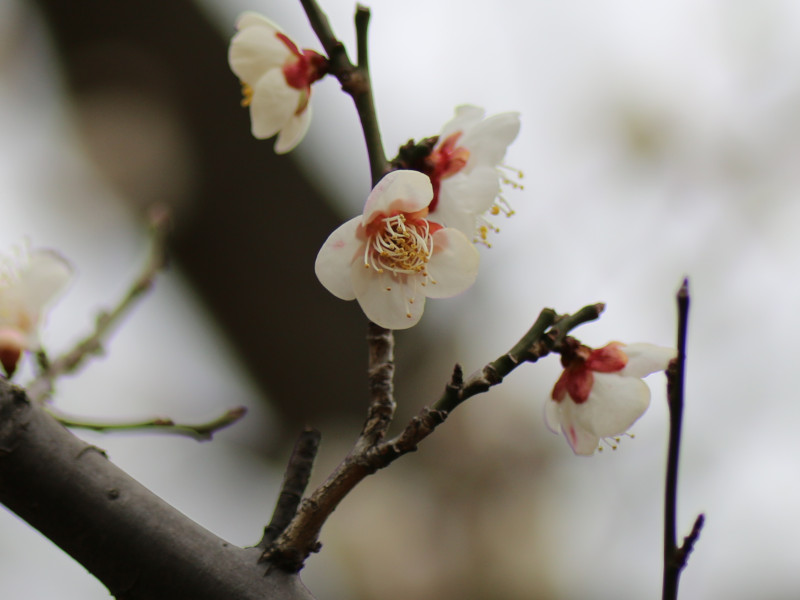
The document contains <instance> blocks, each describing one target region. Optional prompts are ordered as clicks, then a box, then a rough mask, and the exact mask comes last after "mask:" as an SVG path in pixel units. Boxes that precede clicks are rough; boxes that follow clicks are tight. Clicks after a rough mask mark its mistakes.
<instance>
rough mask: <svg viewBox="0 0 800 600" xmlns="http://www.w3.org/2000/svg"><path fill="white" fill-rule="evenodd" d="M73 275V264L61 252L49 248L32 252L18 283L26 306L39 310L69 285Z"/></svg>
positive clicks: (32, 309)
mask: <svg viewBox="0 0 800 600" xmlns="http://www.w3.org/2000/svg"><path fill="white" fill-rule="evenodd" d="M72 275H73V270H72V266H71V265H70V264H69V263H68V262H67V261H66V259H65V258H64V257H62V256H61V255H60V254H57V253H56V252H52V251H49V250H37V251H34V252H32V253H31V254H30V256H29V258H28V265H27V266H26V267H25V268H24V269H23V270H22V272H21V273H20V279H19V282H18V284H17V285H18V286H19V289H20V293H21V297H22V300H23V302H24V303H25V306H26V307H27V308H28V309H29V310H31V311H33V312H39V311H40V310H41V309H43V308H44V307H45V306H47V305H48V304H50V303H51V302H52V301H53V300H55V299H56V297H57V296H58V295H59V294H60V293H61V292H62V291H63V290H64V289H65V288H66V287H67V284H68V283H69V282H70V280H71V279H72Z"/></svg>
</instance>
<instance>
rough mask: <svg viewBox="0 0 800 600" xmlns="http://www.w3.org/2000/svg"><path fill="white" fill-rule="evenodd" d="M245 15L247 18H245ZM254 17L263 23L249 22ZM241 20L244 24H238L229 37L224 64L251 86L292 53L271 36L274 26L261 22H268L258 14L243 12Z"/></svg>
mask: <svg viewBox="0 0 800 600" xmlns="http://www.w3.org/2000/svg"><path fill="white" fill-rule="evenodd" d="M245 16H247V17H248V18H247V19H245V18H244V17H245ZM256 18H257V19H261V20H263V22H262V21H261V20H259V21H257V22H250V21H251V20H252V19H256ZM242 20H244V21H245V22H246V25H245V26H244V27H240V31H239V33H237V34H236V35H234V36H233V38H232V39H231V44H230V46H229V47H228V64H229V65H230V67H231V70H232V71H233V72H234V73H235V74H236V76H237V77H238V78H239V79H240V80H241V81H244V82H245V83H247V84H249V85H250V86H252V85H253V84H255V82H257V81H258V80H259V79H260V78H261V77H262V76H263V75H264V74H265V73H266V72H267V71H269V70H270V69H275V68H280V67H282V66H283V64H284V63H285V62H286V60H287V59H288V58H289V57H290V56H291V54H292V53H291V51H290V50H289V48H287V46H286V44H284V43H283V42H282V41H281V40H280V39H278V38H277V37H276V36H275V34H276V33H277V32H278V29H277V28H276V27H275V26H274V25H272V24H269V25H267V24H265V22H266V23H269V21H267V20H266V19H264V18H263V17H261V16H260V15H256V14H255V13H246V14H245V15H243V17H242ZM242 20H240V23H241V21H242Z"/></svg>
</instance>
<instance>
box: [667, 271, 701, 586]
mask: <svg viewBox="0 0 800 600" xmlns="http://www.w3.org/2000/svg"><path fill="white" fill-rule="evenodd" d="M677 301H678V356H677V357H676V358H674V359H673V360H672V361H670V364H669V367H668V368H667V401H668V403H669V447H668V451H667V479H666V492H665V501H664V579H663V585H662V594H661V597H662V600H676V599H677V597H678V581H679V579H680V575H681V571H682V570H683V568H684V567H685V566H686V561H687V559H688V557H689V554H690V553H691V551H692V549H693V548H694V544H695V542H696V541H697V539H698V537H699V536H700V530H701V529H702V527H703V523H704V521H705V516H704V515H702V514H700V515H699V516H698V517H697V519H696V520H695V523H694V527H693V528H692V532H691V533H690V534H689V535H688V536H686V538H684V541H683V544H681V546H678V539H677V533H676V530H677V526H676V521H677V504H678V500H677V498H678V468H679V461H680V446H681V425H682V421H683V395H684V373H685V364H686V332H687V329H688V323H689V281H688V279H684V281H683V285H682V286H681V288H680V290H679V291H678V296H677Z"/></svg>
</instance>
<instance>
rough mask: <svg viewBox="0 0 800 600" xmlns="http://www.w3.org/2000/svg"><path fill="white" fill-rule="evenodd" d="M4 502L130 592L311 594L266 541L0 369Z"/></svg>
mask: <svg viewBox="0 0 800 600" xmlns="http://www.w3.org/2000/svg"><path fill="white" fill-rule="evenodd" d="M0 502H2V503H3V504H5V506H7V507H8V508H9V509H10V510H12V511H14V512H15V513H16V514H17V515H19V516H20V517H21V518H22V519H24V520H25V521H27V522H28V523H29V524H30V525H32V526H33V527H35V528H36V529H38V530H39V531H40V532H41V533H42V534H44V535H45V536H47V537H48V538H49V539H51V540H52V541H53V542H54V543H55V544H57V545H58V546H59V547H61V548H62V549H63V550H64V551H65V552H67V553H68V554H70V555H71V556H72V557H73V558H75V560H77V561H78V562H80V563H81V564H82V565H83V566H84V567H86V569H88V570H89V571H90V572H91V573H93V574H94V575H95V576H96V577H97V578H98V579H99V580H100V581H101V582H102V583H103V584H105V585H106V586H107V587H108V589H109V591H110V592H111V594H112V595H113V596H115V597H116V598H118V599H124V600H139V599H148V600H159V599H163V600H176V599H180V598H191V599H192V600H256V599H259V600H312V599H313V596H312V595H311V594H310V593H309V592H308V590H307V589H306V588H305V587H304V586H303V584H302V583H301V582H300V579H299V577H297V576H296V575H288V574H285V573H283V572H281V571H280V570H278V569H273V570H271V571H270V572H269V574H267V570H268V569H267V567H268V565H265V564H263V563H261V564H259V562H258V561H259V556H260V554H261V550H259V549H258V548H239V547H237V546H234V545H232V544H229V543H228V542H226V541H224V540H222V539H220V538H219V537H217V536H216V535H214V534H213V533H211V532H209V531H207V530H206V529H204V528H203V527H201V526H200V525H198V524H197V523H195V522H194V521H192V520H191V519H189V518H188V517H186V516H185V515H183V514H182V513H180V512H179V511H178V510H176V509H175V508H173V507H172V506H170V505H169V504H167V503H166V502H164V501H163V500H161V499H160V498H158V497H157V496H156V495H155V494H153V493H152V492H150V491H149V490H147V489H146V488H145V487H144V486H142V485H141V484H139V483H138V482H137V481H136V480H134V479H133V478H131V477H130V476H129V475H127V474H126V473H124V472H123V471H122V470H120V469H119V468H117V467H116V466H114V465H113V464H112V463H111V462H110V461H109V460H108V458H107V457H106V456H105V454H104V453H103V451H102V450H100V449H98V448H96V447H94V446H91V445H89V444H87V443H86V442H84V441H82V440H80V439H78V438H77V437H75V436H74V435H73V434H72V433H70V432H69V431H68V430H67V429H66V428H64V427H63V426H62V425H61V424H60V423H58V422H57V421H56V420H55V419H53V418H52V417H51V416H50V415H49V414H48V413H47V412H46V411H45V410H44V409H43V408H42V407H41V406H39V405H37V404H33V403H31V402H29V401H28V398H27V396H26V394H25V392H24V390H22V389H21V388H18V387H16V386H14V385H12V384H10V383H8V382H7V381H6V380H4V379H0Z"/></svg>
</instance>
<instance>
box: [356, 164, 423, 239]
mask: <svg viewBox="0 0 800 600" xmlns="http://www.w3.org/2000/svg"><path fill="white" fill-rule="evenodd" d="M431 200H433V186H432V185H431V180H430V179H429V178H428V176H427V175H425V174H423V173H420V172H419V171H406V170H400V171H392V172H391V173H389V174H388V175H386V176H385V177H384V178H383V179H381V180H380V181H379V182H378V184H377V185H376V186H375V187H374V188H373V190H372V192H370V194H369V197H368V198H367V202H366V204H365V205H364V221H363V222H364V224H365V225H366V224H367V223H369V222H370V221H372V219H373V218H374V217H375V216H377V214H378V213H383V214H389V213H391V212H393V211H400V212H406V213H413V212H417V211H419V210H422V209H423V208H425V207H427V206H428V205H429V204H430V203H431Z"/></svg>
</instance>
